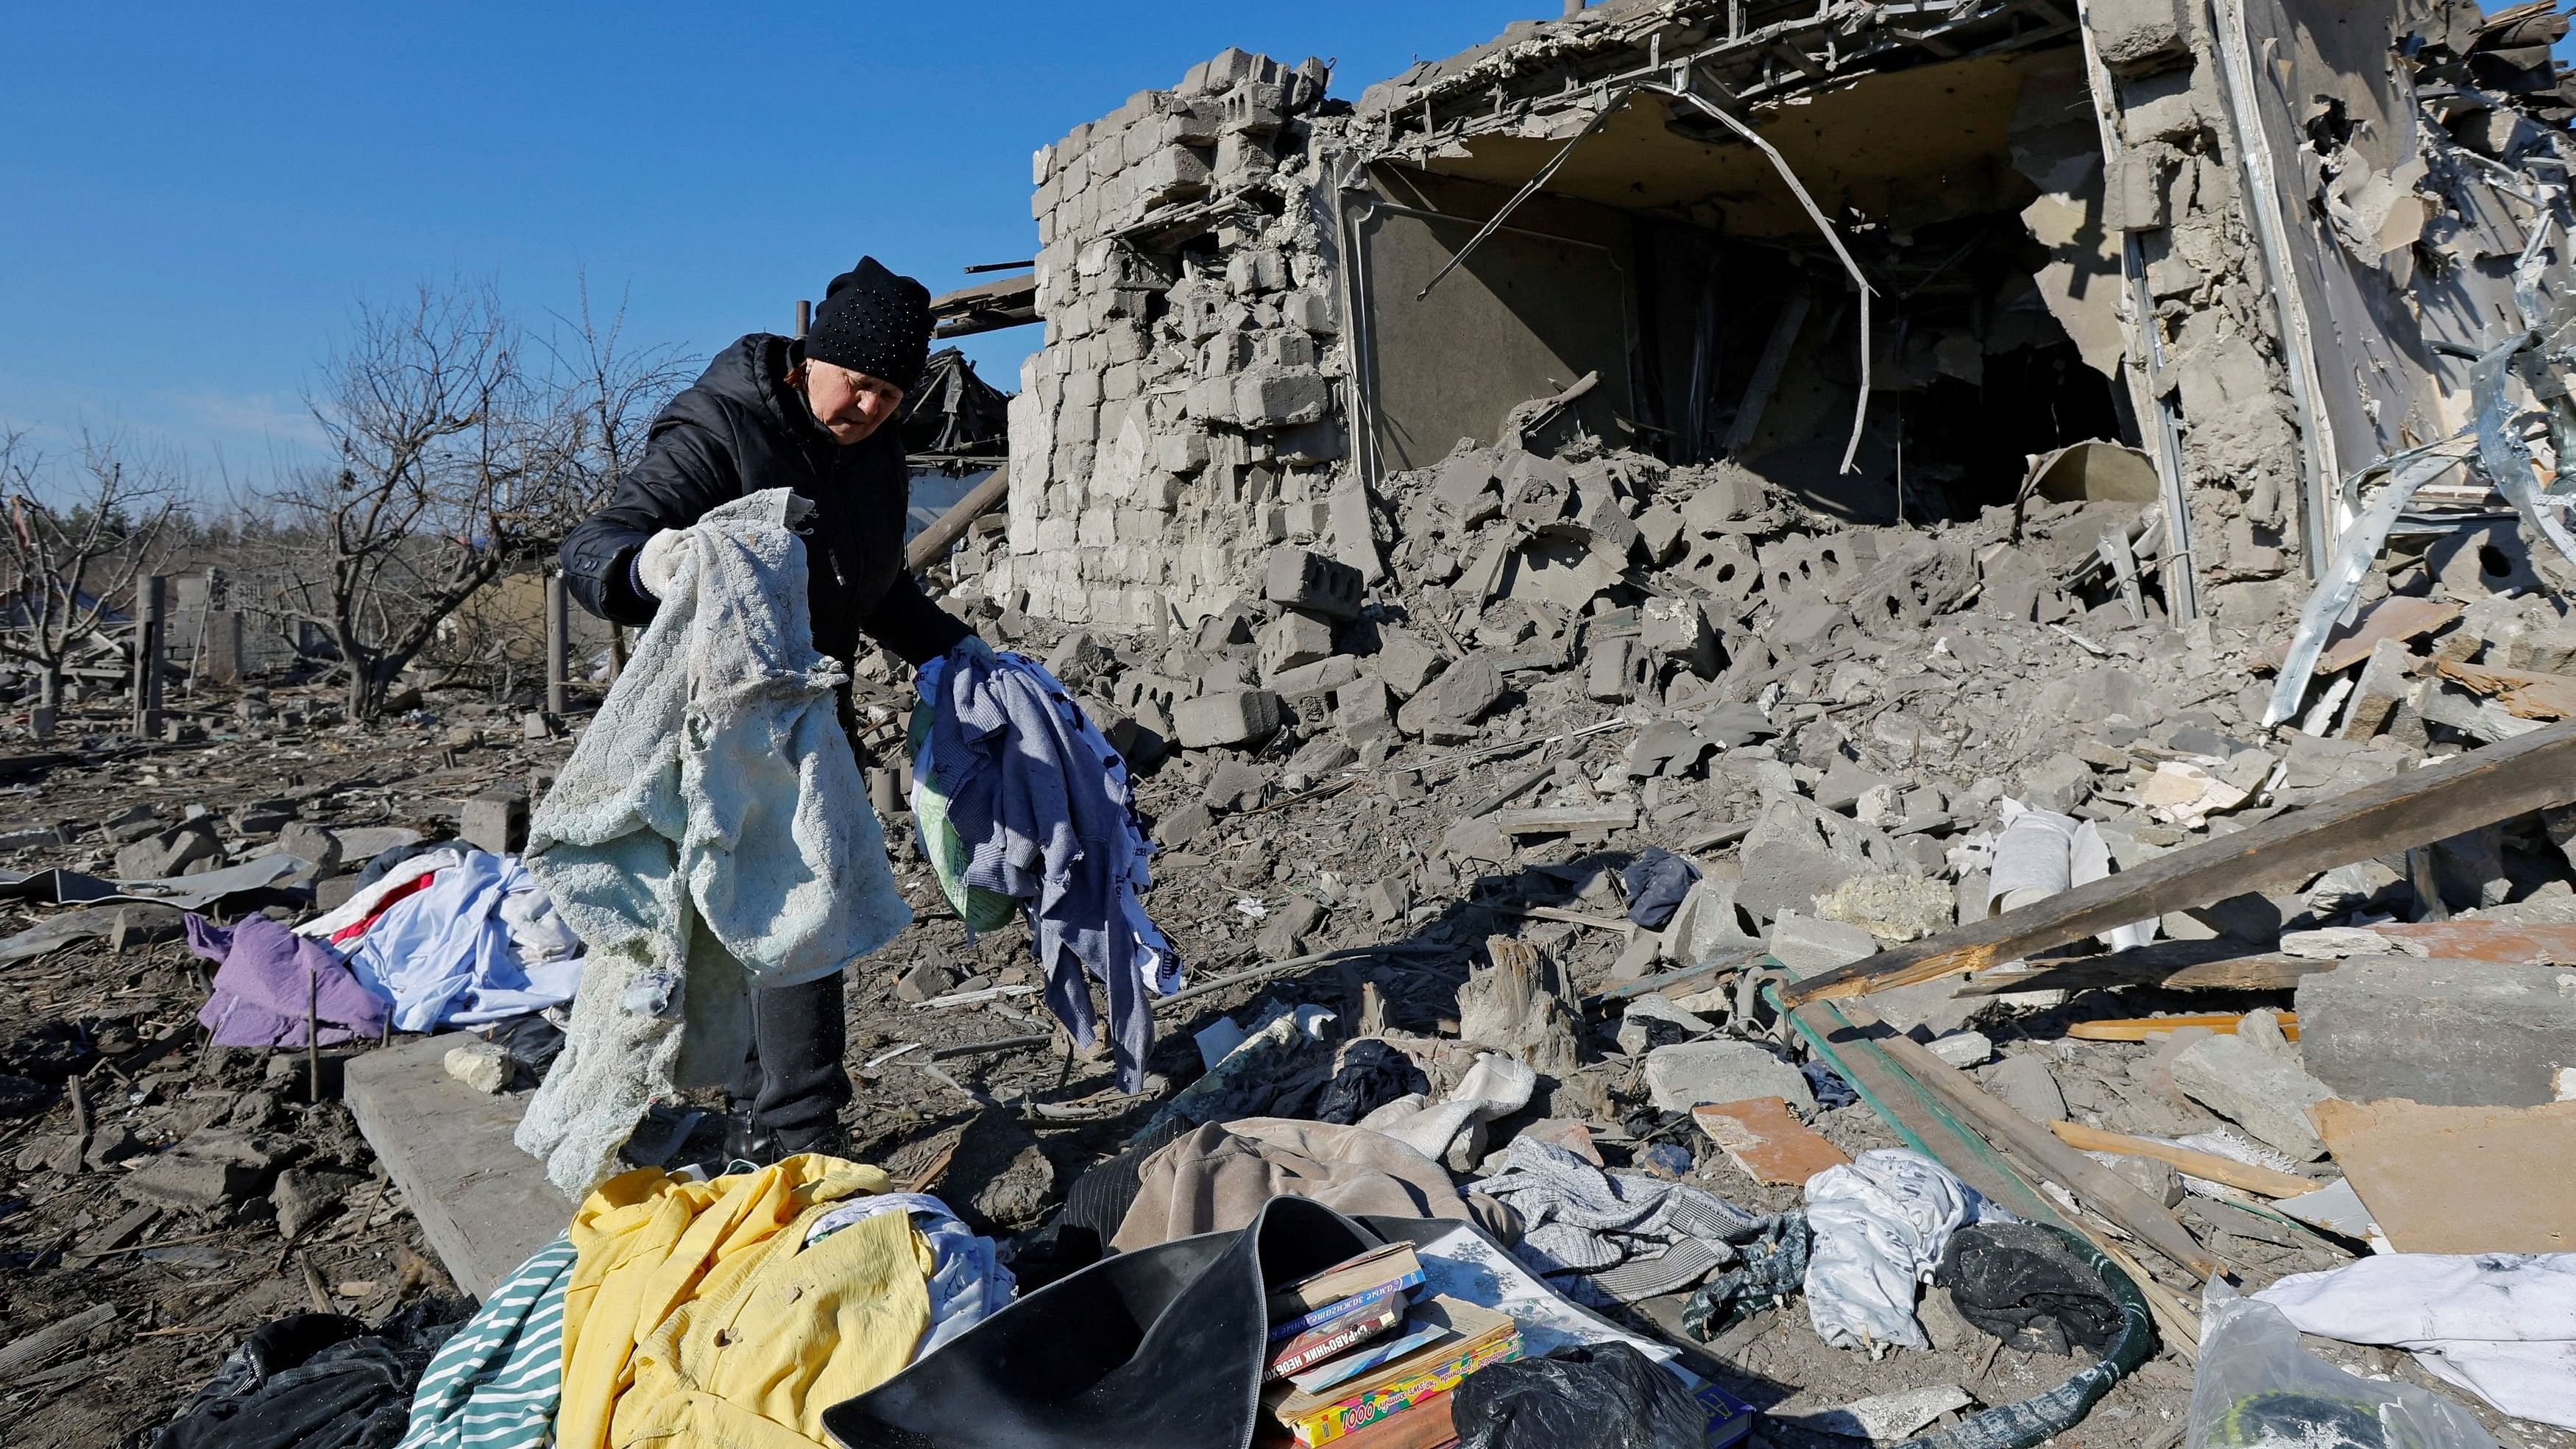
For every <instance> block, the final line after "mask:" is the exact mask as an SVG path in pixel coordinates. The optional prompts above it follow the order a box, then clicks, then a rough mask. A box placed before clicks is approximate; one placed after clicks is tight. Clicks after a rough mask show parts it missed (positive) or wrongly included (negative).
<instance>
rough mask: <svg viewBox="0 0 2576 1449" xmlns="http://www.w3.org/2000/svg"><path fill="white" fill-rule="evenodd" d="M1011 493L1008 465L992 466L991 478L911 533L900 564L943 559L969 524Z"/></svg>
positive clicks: (925, 563)
mask: <svg viewBox="0 0 2576 1449" xmlns="http://www.w3.org/2000/svg"><path fill="white" fill-rule="evenodd" d="M1010 496H1011V468H1010V465H1009V464H1007V463H1004V464H999V465H997V466H995V468H994V469H993V476H992V477H990V478H987V479H985V480H984V481H983V482H981V483H978V484H976V485H975V486H974V487H973V488H971V489H968V490H967V493H966V496H965V497H963V498H960V499H958V500H957V502H956V503H955V504H954V505H952V506H951V507H950V508H949V510H948V511H947V512H946V513H943V514H941V515H939V521H938V522H936V523H933V524H932V525H930V526H929V527H928V528H925V529H923V530H922V531H921V532H919V533H916V534H914V535H913V536H912V542H910V543H908V544H905V545H904V546H903V566H904V567H905V568H908V569H925V568H928V567H930V566H931V565H932V564H935V563H937V562H939V561H940V560H941V559H943V558H946V557H947V556H948V550H949V548H950V546H952V545H953V544H955V543H956V542H957V540H958V539H959V538H961V537H963V536H964V535H965V532H966V530H967V528H968V526H969V525H971V524H973V523H974V521H975V520H976V519H979V518H981V517H983V516H984V515H985V514H987V513H990V512H992V511H993V510H994V509H996V508H999V507H1001V506H1002V505H1003V504H1004V503H1005V502H1007V501H1009V499H1010Z"/></svg>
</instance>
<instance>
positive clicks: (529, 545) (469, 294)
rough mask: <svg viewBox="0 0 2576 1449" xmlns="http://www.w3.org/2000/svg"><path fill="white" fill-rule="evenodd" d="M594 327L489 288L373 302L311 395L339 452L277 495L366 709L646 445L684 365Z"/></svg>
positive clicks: (291, 551) (537, 553) (282, 528)
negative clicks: (510, 306)
mask: <svg viewBox="0 0 2576 1449" xmlns="http://www.w3.org/2000/svg"><path fill="white" fill-rule="evenodd" d="M618 322H622V314H621V317H620V318H619V319H618V320H617V322H612V323H611V324H610V325H608V326H607V327H605V328H602V327H597V326H594V325H592V322H591V318H590V314H589V307H588V297H587V290H586V289H585V293H584V301H583V310H582V317H581V322H580V323H579V324H578V325H577V326H574V325H572V324H567V325H568V326H572V332H573V336H572V338H571V339H570V340H565V339H563V338H560V337H558V338H555V339H550V340H548V341H547V342H546V343H544V344H543V345H542V347H532V346H531V345H530V343H529V341H528V339H527V337H526V335H525V333H524V332H523V331H522V330H521V329H520V327H519V326H518V325H517V324H516V323H514V322H513V321H512V320H511V319H510V318H509V316H508V315H507V314H506V313H505V312H504V311H503V310H502V307H501V304H500V300H499V298H498V297H497V296H495V295H494V293H493V292H492V290H491V289H490V288H489V287H479V288H469V287H458V286H450V287H445V288H440V287H434V286H427V285H424V286H423V287H421V288H420V289H419V291H418V292H417V293H416V294H415V295H414V297H413V298H411V299H410V300H409V301H407V302H405V303H403V304H401V305H399V306H385V307H362V308H361V309H360V310H359V312H358V315H357V322H356V326H355V329H354V335H353V336H352V338H351V340H350V342H349V344H348V345H347V347H346V348H345V349H344V350H343V351H341V352H340V353H339V354H337V355H336V356H334V357H333V358H332V359H331V360H330V362H329V364H328V369H327V380H326V382H325V383H324V385H323V386H322V388H321V389H320V390H319V391H318V392H317V393H316V394H315V395H314V396H313V397H311V398H309V399H308V406H309V407H310V408H311V409H312V412H313V416H314V418H315V419H316V420H317V421H318V422H320V424H321V425H322V428H323V430H324V432H325V433H326V434H327V435H328V436H329V438H330V441H331V445H332V450H333V452H334V453H335V454H337V458H336V460H335V462H334V464H333V465H332V466H330V467H328V468H318V469H306V470H303V471H300V472H296V473H293V474H291V475H290V476H289V478H288V479H287V481H286V482H285V483H284V484H283V485H282V486H280V487H278V488H276V489H274V490H272V491H270V492H269V493H268V494H266V495H265V502H266V503H267V504H268V505H269V506H270V510H271V512H272V513H273V514H274V516H275V518H276V520H277V522H278V524H279V528H278V530H277V534H276V537H277V539H278V541H279V546H280V551H281V552H282V553H284V554H285V555H286V558H285V559H284V560H283V562H284V563H285V565H286V567H287V568H288V569H289V570H291V571H292V572H294V573H295V574H297V575H299V576H300V580H301V581H302V583H303V588H302V589H301V590H300V591H299V592H300V593H301V595H302V598H303V603H302V605H301V611H302V617H304V618H306V619H308V620H310V621H311V622H312V623H314V624H316V625H318V626H319V627H320V628H321V629H322V630H324V631H325V632H327V633H328V634H329V635H330V637H331V640H332V642H333V644H334V645H335V646H336V647H337V649H338V650H339V655H340V661H341V668H342V669H343V671H344V672H345V675H346V679H347V686H348V693H347V699H348V708H349V713H350V716H351V717H352V718H369V717H372V716H374V715H376V714H379V713H381V712H382V710H383V708H384V704H385V701H386V699H387V698H388V696H389V695H390V693H391V690H392V686H393V683H394V681H395V680H396V679H397V678H398V677H399V676H400V675H401V673H402V671H403V670H404V669H405V668H406V667H408V666H409V665H411V664H412V663H413V662H414V661H415V660H417V659H420V658H421V657H422V655H423V651H425V650H428V649H429V648H430V647H431V646H432V645H433V644H435V643H436V642H437V641H438V640H439V638H440V634H441V628H442V626H443V625H444V624H446V622H447V621H448V619H449V618H450V616H452V615H453V614H454V613H455V612H456V610H457V609H458V608H459V607H460V606H461V605H463V604H464V603H465V601H466V600H468V599H470V598H472V597H473V596H474V594H475V592H476V591H477V590H479V589H481V588H483V587H484V586H485V585H486V584H488V583H490V582H491V581H492V580H493V579H494V578H496V577H498V576H499V575H500V574H501V573H502V572H503V571H504V570H505V569H507V568H509V567H510V566H511V565H512V564H513V563H517V562H524V561H527V560H530V559H534V558H538V557H541V556H542V555H544V554H546V553H548V552H551V551H552V550H553V548H554V547H555V545H556V544H557V543H559V542H560V541H561V539H562V538H563V535H564V533H565V532H566V531H567V530H568V529H570V527H571V526H572V524H573V523H574V522H576V521H578V520H579V518H580V517H582V516H583V515H584V514H586V513H587V512H588V511H589V510H590V509H591V508H593V507H595V506H596V505H597V502H598V500H599V498H600V496H601V495H602V494H604V492H605V491H606V487H607V486H608V483H609V482H612V481H613V480H614V478H615V476H616V471H617V470H620V469H622V468H623V467H624V466H626V465H627V464H628V463H630V462H631V461H632V458H633V456H634V455H635V453H636V450H637V449H638V447H639V446H640V439H641V434H642V431H643V427H644V423H645V420H646V419H648V418H649V416H650V413H649V411H648V410H647V403H648V402H649V403H651V405H653V406H658V405H659V401H658V396H657V395H656V393H657V390H663V391H666V390H667V387H666V383H667V380H668V378H669V377H670V376H671V375H672V373H673V372H674V370H675V367H676V364H675V363H674V362H673V361H672V360H671V359H670V357H669V356H668V355H667V354H665V353H659V352H647V353H641V354H638V353H631V352H627V351H624V350H622V349H621V347H620V345H619V342H618Z"/></svg>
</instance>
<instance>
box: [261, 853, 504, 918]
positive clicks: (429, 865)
mask: <svg viewBox="0 0 2576 1449" xmlns="http://www.w3.org/2000/svg"><path fill="white" fill-rule="evenodd" d="M464 858H465V851H464V850H463V849H462V848H461V847H459V848H452V849H447V850H425V851H422V852H421V853H420V854H418V855H415V856H411V857H409V858H408V859H405V860H400V861H396V862H395V863H394V865H393V866H392V868H390V869H388V870H387V871H386V872H385V873H384V874H383V875H380V876H378V877H376V878H375V879H374V880H372V881H370V882H368V883H367V885H366V887H365V888H364V889H362V890H360V891H359V892H358V893H357V894H355V895H353V896H351V897H349V898H348V899H347V900H345V901H342V902H341V903H340V904H339V906H338V908H337V909H334V910H330V911H326V912H324V913H323V914H321V915H319V916H316V917H314V918H313V919H312V920H309V921H306V922H305V923H304V924H303V925H300V926H298V927H296V928H295V933H296V934H297V935H299V936H311V937H312V938H313V939H315V940H317V941H328V940H330V939H331V938H332V937H333V936H336V935H338V934H340V933H341V932H342V931H345V930H347V929H349V928H350V927H351V926H354V925H356V924H358V923H359V922H360V921H363V920H365V919H367V918H368V917H369V916H372V915H374V914H375V913H376V909H377V907H379V906H380V905H382V904H383V902H384V899H385V897H387V896H389V895H392V894H393V893H394V892H396V891H398V890H401V889H402V888H403V887H405V886H407V885H410V884H411V883H412V882H413V881H416V880H418V879H420V878H421V877H422V876H425V875H430V874H433V873H435V872H438V871H442V870H445V869H447V868H448V867H449V866H451V865H454V864H456V863H457V862H458V861H461V860H463V859H464Z"/></svg>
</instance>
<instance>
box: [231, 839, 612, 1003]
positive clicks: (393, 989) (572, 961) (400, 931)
mask: <svg viewBox="0 0 2576 1449" xmlns="http://www.w3.org/2000/svg"><path fill="white" fill-rule="evenodd" d="M380 865H381V866H382V868H381V869H380V868H379V867H378V866H370V867H369V873H370V874H371V875H372V876H374V878H373V879H372V880H366V878H365V877H361V879H362V880H366V883H365V884H363V885H362V886H361V887H360V889H359V891H358V893H357V894H356V895H354V896H352V897H350V898H349V900H348V902H347V903H346V904H345V905H343V906H341V907H340V908H339V909H338V910H335V911H332V912H331V913H329V914H328V915H325V916H323V917H321V918H320V919H318V920H315V921H312V922H310V923H308V924H306V925H304V926H302V927H299V928H297V929H295V930H289V929H287V928H286V927H285V926H282V925H279V924H278V923H277V922H275V921H272V920H269V919H268V918H267V917H265V916H248V917H245V918H243V919H242V920H241V921H239V922H237V923H235V924H233V925H231V926H219V925H216V924H215V923H214V922H212V921H209V920H207V919H206V918H204V917H202V916H196V915H191V916H189V917H188V918H187V931H188V948H189V949H190V950H191V951H194V952H195V953H196V954H197V955H198V956H200V957H202V958H204V959H205V960H208V961H212V962H214V963H215V967H216V969H215V979H214V989H213V990H212V992H210V993H209V994H208V996H207V998H206V1004H205V1005H204V1006H203V1007H202V1008H200V1009H199V1010H198V1012H197V1020H198V1022H199V1023H200V1024H201V1025H203V1026H204V1027H205V1028H206V1030H207V1031H208V1032H210V1033H212V1034H213V1036H214V1039H215V1041H216V1043H217V1044H218V1045H221V1046H240V1047H288V1046H303V1045H304V1044H305V1041H304V1018H305V1010H306V1007H307V1006H308V1005H309V1006H310V1007H311V1008H312V1013H313V1016H314V1018H315V1023H316V1030H315V1032H314V1035H316V1036H317V1037H318V1038H320V1042H319V1044H320V1045H323V1046H329V1045H331V1044H332V1043H335V1042H341V1041H347V1040H350V1039H352V1038H359V1039H372V1038H374V1037H376V1036H379V1035H381V1034H382V1033H383V1032H384V1030H385V1027H386V1024H387V1021H388V1019H390V1021H391V1024H392V1025H394V1026H397V1027H400V1028H401V1029H403V1030H404V1031H435V1030H437V1029H439V1028H441V1027H465V1026H480V1025H483V1024H485V1023H488V1022H494V1021H503V1020H507V1019H510V1018H512V1017H523V1016H526V1015H527V1014H528V1013H530V1012H535V1011H540V1010H543V1009H544V1008H546V1007H549V1006H560V1005H562V1004H563V1003H564V1002H566V1001H569V1000H571V999H572V996H573V988H574V987H575V986H576V985H578V984H579V982H580V979H581V963H580V961H579V960H577V959H576V958H577V957H578V956H579V955H580V954H581V941H580V938H578V937H576V936H575V935H573V933H572V930H571V928H570V927H568V926H566V925H565V923H564V921H563V918H562V917H561V916H558V915H557V914H556V913H555V909H554V905H553V903H552V902H551V901H549V900H548V899H547V898H546V893H545V891H544V890H543V889H542V888H541V887H540V886H538V884H537V883H536V881H535V880H534V879H533V878H532V877H530V876H529V874H528V873H527V871H526V870H524V869H522V868H521V867H520V864H519V862H518V860H517V859H516V858H515V857H512V856H507V855H492V854H489V853H487V852H484V851H480V850H473V849H468V848H466V847H464V846H460V845H456V844H454V843H452V842H449V843H445V844H442V845H439V846H436V847H432V848H429V849H425V850H421V851H418V852H415V853H409V854H407V855H406V856H404V857H403V858H401V859H400V860H399V861H398V862H392V863H381V862H380Z"/></svg>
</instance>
